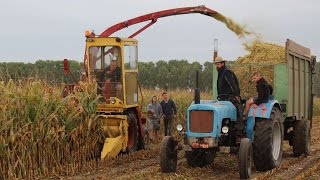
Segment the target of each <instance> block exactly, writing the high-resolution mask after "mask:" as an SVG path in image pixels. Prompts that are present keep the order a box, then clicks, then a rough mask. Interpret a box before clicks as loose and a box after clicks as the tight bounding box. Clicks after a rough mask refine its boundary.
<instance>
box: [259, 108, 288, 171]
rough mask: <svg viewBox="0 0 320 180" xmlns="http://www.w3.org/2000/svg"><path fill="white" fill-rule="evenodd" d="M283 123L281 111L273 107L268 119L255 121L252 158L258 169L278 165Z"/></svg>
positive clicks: (261, 169)
mask: <svg viewBox="0 0 320 180" xmlns="http://www.w3.org/2000/svg"><path fill="white" fill-rule="evenodd" d="M282 146H283V123H282V121H281V112H280V110H279V109H278V108H277V107H273V109H272V112H271V116H270V119H264V118H259V119H256V122H255V131H254V141H253V160H254V165H255V167H256V169H257V170H258V171H266V170H270V169H273V168H275V167H278V166H279V165H280V163H281V160H282V153H283V151H282Z"/></svg>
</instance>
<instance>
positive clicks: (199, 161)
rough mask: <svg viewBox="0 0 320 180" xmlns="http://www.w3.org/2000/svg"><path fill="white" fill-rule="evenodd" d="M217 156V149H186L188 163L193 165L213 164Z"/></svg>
mask: <svg viewBox="0 0 320 180" xmlns="http://www.w3.org/2000/svg"><path fill="white" fill-rule="evenodd" d="M215 156H216V151H215V150H210V151H208V150H203V149H193V150H192V151H185V157H186V159H187V163H188V165H189V166H191V167H204V166H207V165H209V164H211V163H212V162H213V160H214V158H215Z"/></svg>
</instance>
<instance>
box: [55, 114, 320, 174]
mask: <svg viewBox="0 0 320 180" xmlns="http://www.w3.org/2000/svg"><path fill="white" fill-rule="evenodd" d="M159 146H160V143H156V144H154V145H153V146H152V147H151V148H150V149H149V150H143V151H139V152H136V153H134V154H131V155H129V156H125V157H119V158H118V159H116V160H113V161H112V162H109V163H107V164H106V165H105V166H103V167H101V168H100V169H99V170H98V171H91V172H85V173H83V174H80V175H78V176H72V177H58V178H59V179H239V174H238V170H239V169H238V159H237V155H235V154H223V153H218V154H217V157H216V158H215V159H214V163H213V164H212V165H211V166H209V167H205V168H191V167H189V166H188V164H187V162H186V160H185V158H184V157H183V156H184V154H183V152H180V153H179V160H178V168H177V172H176V173H167V174H164V173H161V172H160V167H159ZM252 179H255V180H260V179H320V116H317V117H315V118H314V120H313V127H312V146H311V155H310V156H308V157H304V156H302V157H298V158H297V157H293V156H292V147H290V146H289V145H288V144H287V142H286V143H285V145H284V153H283V161H282V163H281V166H280V167H278V168H276V169H273V170H270V171H266V172H254V174H253V176H252Z"/></svg>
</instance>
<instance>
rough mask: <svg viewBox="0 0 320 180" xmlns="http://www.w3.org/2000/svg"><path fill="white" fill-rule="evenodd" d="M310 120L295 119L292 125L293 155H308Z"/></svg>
mask: <svg viewBox="0 0 320 180" xmlns="http://www.w3.org/2000/svg"><path fill="white" fill-rule="evenodd" d="M310 142H311V133H310V121H308V120H297V121H296V122H295V123H294V126H293V139H292V146H293V155H294V156H295V157H297V156H301V155H302V154H305V155H306V156H308V155H310Z"/></svg>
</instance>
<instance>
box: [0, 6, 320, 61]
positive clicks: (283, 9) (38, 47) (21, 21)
mask: <svg viewBox="0 0 320 180" xmlns="http://www.w3.org/2000/svg"><path fill="white" fill-rule="evenodd" d="M198 5H205V6H206V7H208V8H210V9H213V10H216V11H218V12H220V13H222V14H223V15H225V16H227V17H230V18H232V19H233V20H234V21H236V22H238V23H239V24H242V25H246V26H248V28H249V29H250V30H252V31H254V32H256V33H259V34H261V36H262V38H263V39H264V40H266V41H270V42H274V43H277V44H280V45H284V43H285V41H286V39H287V38H289V39H291V40H293V41H296V42H298V43H300V44H302V45H305V46H306V47H309V48H310V49H311V52H312V54H314V55H317V56H318V57H320V34H319V33H320V20H319V18H320V9H319V7H320V1H319V0H305V1H298V0H268V1H257V0H158V1H155V0H153V1H152V0H126V1H125V0H86V1H84V0H54V1H45V0H28V1H26V0H1V1H0V22H1V25H0V27H1V28H0V39H1V41H0V62H9V61H14V62H35V61H36V60H39V59H43V60H47V59H48V60H62V59H64V58H68V59H74V60H78V61H79V62H80V61H82V60H83V53H84V46H85V42H84V40H85V37H84V31H85V30H91V29H94V31H95V32H96V34H99V33H100V32H102V31H103V30H105V29H106V28H107V27H109V26H111V25H113V24H116V23H118V22H121V21H124V20H127V19H130V18H133V17H136V16H140V15H143V14H147V13H151V12H155V11H159V10H164V9H171V8H178V7H186V6H198ZM141 26H143V24H141V25H139V26H134V27H132V28H127V29H124V30H122V31H119V32H117V33H115V34H114V36H120V37H121V36H129V35H131V34H132V33H133V32H134V30H136V29H137V28H138V27H141ZM214 38H218V39H219V55H221V56H223V57H224V58H227V59H231V60H234V59H236V58H237V57H238V56H242V55H244V54H245V51H244V49H243V46H242V45H241V44H242V42H243V40H241V39H239V38H238V37H237V36H236V35H235V34H233V33H232V32H230V31H229V30H228V29H227V28H226V27H225V25H224V24H222V23H221V22H218V21H216V20H214V19H213V18H210V17H207V16H203V15H200V14H190V15H182V16H172V17H168V18H162V19H159V20H158V22H157V23H156V24H154V25H153V26H151V27H150V28H149V29H147V30H146V31H144V32H142V33H141V34H140V35H138V36H136V39H137V40H138V41H139V48H140V49H139V59H140V61H157V60H161V59H163V60H170V59H186V60H189V61H190V62H192V61H199V62H201V63H203V62H205V61H211V60H212V54H213V40H214Z"/></svg>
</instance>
